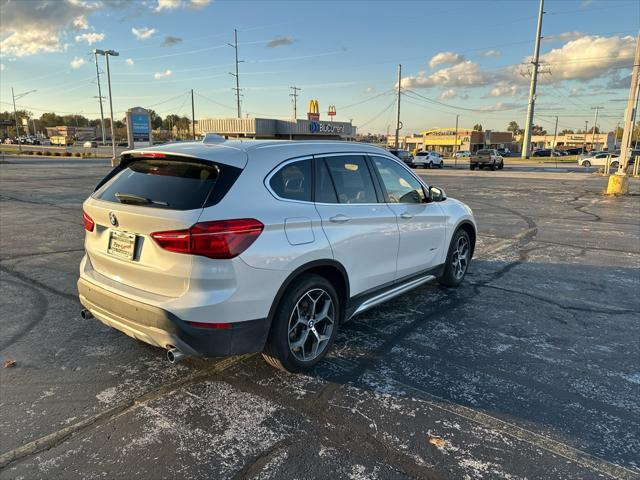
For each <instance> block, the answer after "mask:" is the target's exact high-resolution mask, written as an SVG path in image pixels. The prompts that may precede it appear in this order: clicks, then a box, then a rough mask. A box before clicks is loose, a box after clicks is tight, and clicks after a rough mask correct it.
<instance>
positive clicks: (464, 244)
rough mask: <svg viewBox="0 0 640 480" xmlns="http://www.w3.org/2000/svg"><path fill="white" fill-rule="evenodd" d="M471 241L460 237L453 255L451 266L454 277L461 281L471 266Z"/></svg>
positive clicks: (462, 236)
mask: <svg viewBox="0 0 640 480" xmlns="http://www.w3.org/2000/svg"><path fill="white" fill-rule="evenodd" d="M469 253H470V251H469V240H468V239H467V237H465V236H464V235H461V236H460V237H458V240H457V241H456V244H455V246H454V247H453V252H452V255H451V266H452V267H453V276H454V277H455V278H456V279H457V280H460V279H461V278H462V277H463V276H464V274H465V272H466V271H467V267H468V266H469Z"/></svg>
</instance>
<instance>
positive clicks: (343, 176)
mask: <svg viewBox="0 0 640 480" xmlns="http://www.w3.org/2000/svg"><path fill="white" fill-rule="evenodd" d="M324 161H325V162H326V165H327V169H328V170H329V174H330V176H331V180H332V181H333V185H334V187H335V191H336V193H337V195H338V203H378V199H377V197H376V191H375V187H374V186H373V180H372V179H371V173H369V168H368V167H367V162H366V161H365V159H364V157H363V156H360V155H344V156H337V157H327V158H325V159H324Z"/></svg>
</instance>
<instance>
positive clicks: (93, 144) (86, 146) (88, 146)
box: [82, 140, 98, 148]
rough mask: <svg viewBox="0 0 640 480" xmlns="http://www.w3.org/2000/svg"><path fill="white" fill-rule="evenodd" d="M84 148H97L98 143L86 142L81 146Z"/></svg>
mask: <svg viewBox="0 0 640 480" xmlns="http://www.w3.org/2000/svg"><path fill="white" fill-rule="evenodd" d="M82 146H83V147H84V148H98V142H96V141H93V140H87V141H86V142H84V143H83V144H82Z"/></svg>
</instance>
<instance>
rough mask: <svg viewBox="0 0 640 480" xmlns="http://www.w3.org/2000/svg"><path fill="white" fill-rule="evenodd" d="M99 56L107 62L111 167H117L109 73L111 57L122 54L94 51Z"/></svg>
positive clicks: (110, 51) (111, 51) (112, 51)
mask: <svg viewBox="0 0 640 480" xmlns="http://www.w3.org/2000/svg"><path fill="white" fill-rule="evenodd" d="M94 52H95V53H97V54H98V55H104V57H105V59H106V62H107V85H109V114H110V116H111V152H112V156H111V166H113V167H115V166H116V163H117V161H116V136H115V128H114V126H113V96H112V95H111V73H110V72H109V55H111V56H112V57H117V56H119V55H120V54H119V53H118V52H116V51H115V50H98V49H96V50H94Z"/></svg>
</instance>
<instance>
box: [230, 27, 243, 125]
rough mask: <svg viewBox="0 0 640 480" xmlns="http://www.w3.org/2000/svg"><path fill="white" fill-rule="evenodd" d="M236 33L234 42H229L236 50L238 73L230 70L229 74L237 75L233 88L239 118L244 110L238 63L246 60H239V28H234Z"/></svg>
mask: <svg viewBox="0 0 640 480" xmlns="http://www.w3.org/2000/svg"><path fill="white" fill-rule="evenodd" d="M233 33H234V43H228V44H227V45H229V46H230V47H231V48H233V49H234V50H235V51H236V73H231V72H229V75H233V76H234V77H236V88H233V89H232V90H235V91H236V103H237V105H238V118H242V111H241V110H240V72H239V70H238V64H239V63H242V62H243V61H244V60H238V30H237V29H235V28H234V29H233Z"/></svg>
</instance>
